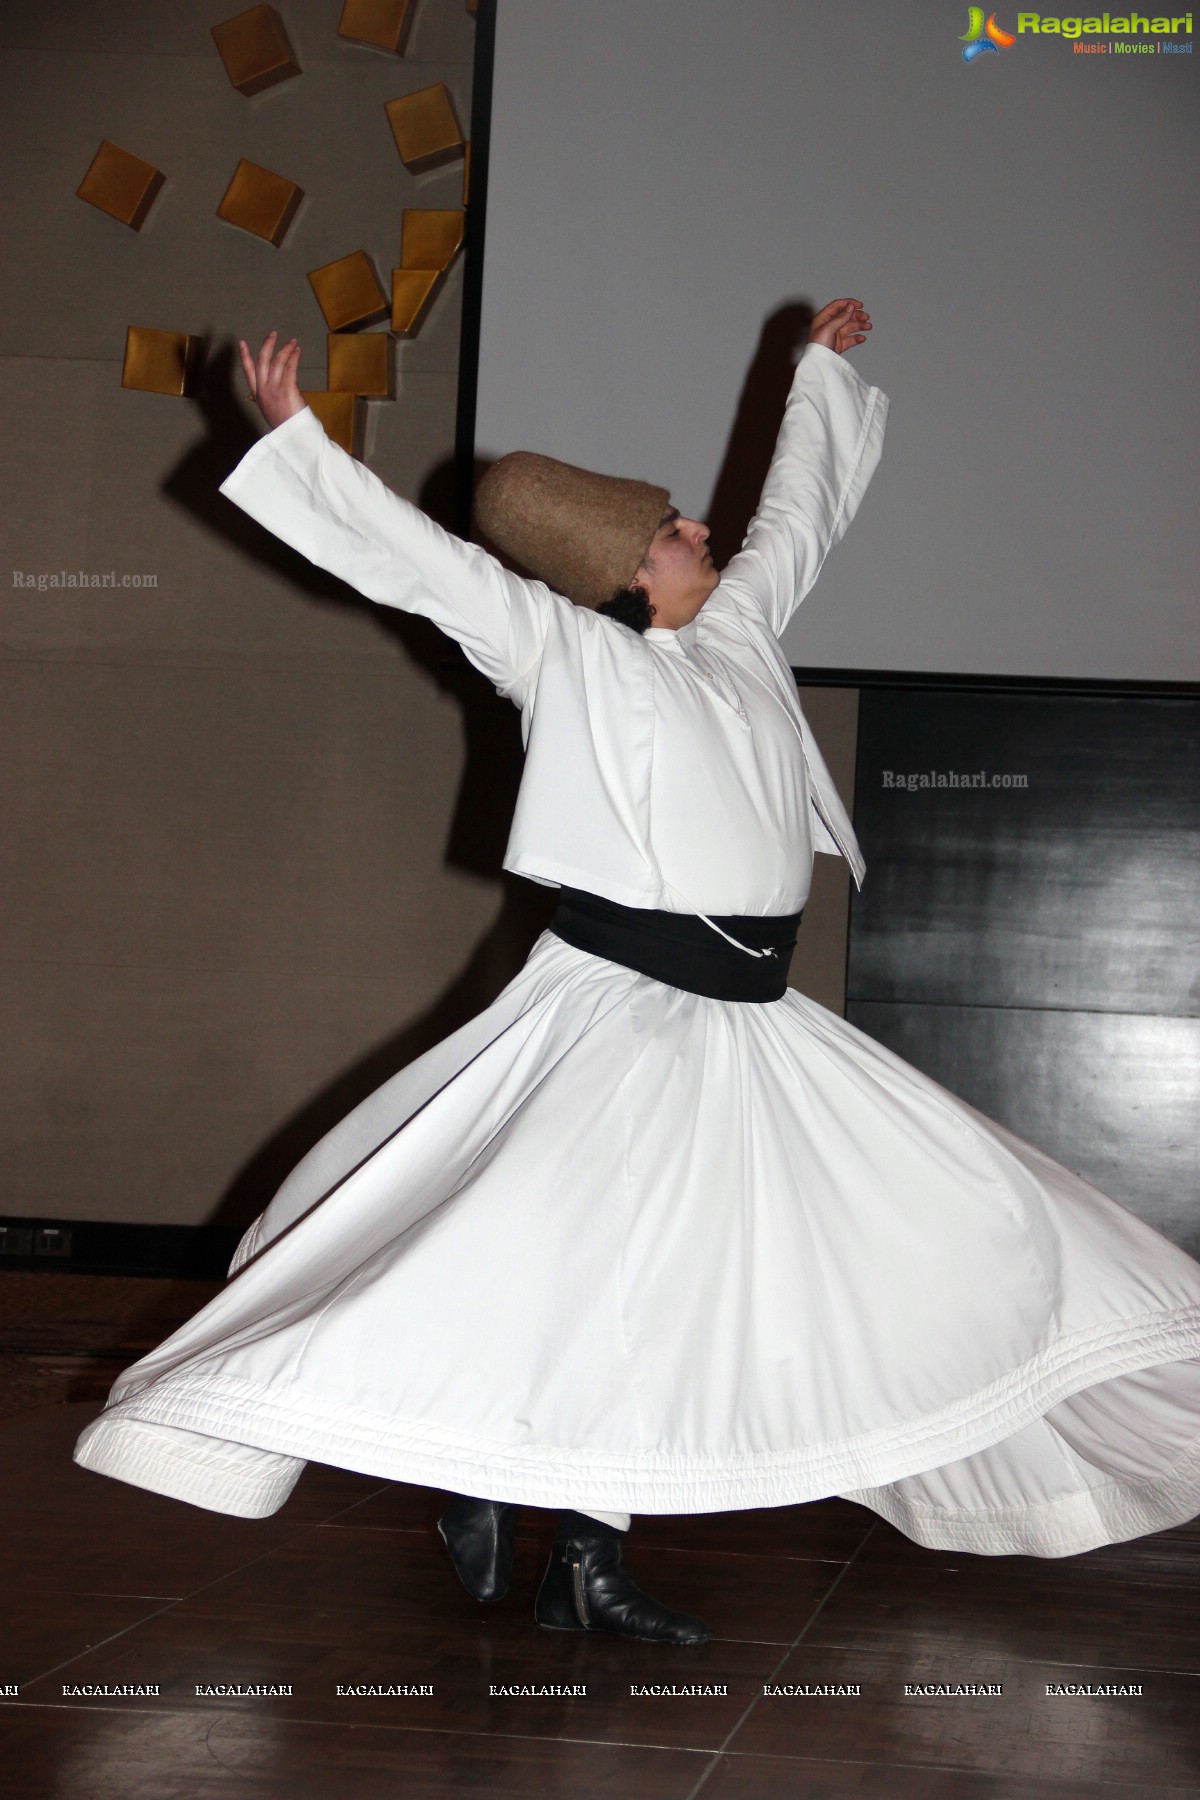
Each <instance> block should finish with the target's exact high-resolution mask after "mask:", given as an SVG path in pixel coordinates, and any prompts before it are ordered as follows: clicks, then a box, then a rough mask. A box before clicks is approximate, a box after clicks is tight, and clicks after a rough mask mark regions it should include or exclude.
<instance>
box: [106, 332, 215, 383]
mask: <svg viewBox="0 0 1200 1800" xmlns="http://www.w3.org/2000/svg"><path fill="white" fill-rule="evenodd" d="M199 362H200V339H199V338H198V337H192V336H191V335H190V333H188V332H186V331H155V330H153V329H152V328H151V327H150V326H148V325H131V326H130V327H129V329H128V331H127V332H126V333H125V366H124V368H123V369H122V371H121V386H122V387H127V388H137V389H139V390H140V392H142V393H143V394H175V395H182V394H187V393H190V392H191V389H192V386H193V380H194V376H195V373H196V370H197V368H198V366H199Z"/></svg>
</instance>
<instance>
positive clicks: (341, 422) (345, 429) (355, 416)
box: [300, 388, 363, 456]
mask: <svg viewBox="0 0 1200 1800" xmlns="http://www.w3.org/2000/svg"><path fill="white" fill-rule="evenodd" d="M300 391H301V397H302V398H303V399H304V400H306V401H307V402H308V404H309V406H311V407H312V409H313V411H314V412H315V413H316V415H317V417H318V419H320V421H321V424H322V425H323V426H324V428H325V432H326V435H327V436H328V437H331V438H332V439H333V441H334V443H335V444H340V445H341V447H342V449H343V450H345V451H347V452H348V453H349V454H350V455H351V456H359V455H361V454H362V419H363V410H362V401H361V400H360V399H359V398H358V396H357V394H330V393H325V392H323V391H320V390H314V389H311V388H302V389H301V390H300Z"/></svg>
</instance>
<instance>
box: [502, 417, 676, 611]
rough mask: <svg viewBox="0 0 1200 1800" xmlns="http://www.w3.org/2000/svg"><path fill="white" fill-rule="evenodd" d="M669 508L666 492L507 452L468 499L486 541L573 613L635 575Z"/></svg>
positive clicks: (528, 454)
mask: <svg viewBox="0 0 1200 1800" xmlns="http://www.w3.org/2000/svg"><path fill="white" fill-rule="evenodd" d="M670 503H671V496H670V492H669V490H668V489H667V488H663V487H654V486H653V485H652V484H651V483H650V482H648V481H628V480H625V479H623V478H622V477H620V476H616V475H596V474H593V473H592V471H591V470H590V469H578V468H576V467H575V465H574V463H565V462H557V461H556V460H555V459H554V457H552V456H537V455H535V454H534V452H533V451H531V450H514V451H512V452H511V453H510V454H509V455H508V456H502V457H501V458H500V460H499V462H496V463H493V464H492V467H491V468H490V469H489V470H488V472H487V474H486V475H485V476H484V478H483V480H482V481H481V482H480V484H479V487H478V490H477V492H476V495H475V519H476V522H477V524H478V526H479V528H480V530H481V531H482V532H483V534H484V536H485V537H486V538H488V539H489V541H490V542H491V543H493V544H495V546H496V548H497V549H498V550H502V551H503V552H504V554H505V556H508V557H511V558H512V560H513V561H514V562H517V563H520V565H521V567H522V568H524V569H528V570H529V572H530V574H531V575H536V576H537V577H538V578H539V579H540V580H542V581H544V582H546V584H547V585H548V586H549V587H552V588H553V589H554V590H555V591H556V593H560V594H565V595H566V596H567V598H568V599H569V600H573V601H574V602H575V604H576V605H577V606H589V607H592V608H595V607H597V606H603V604H604V602H605V601H606V600H611V599H612V597H613V595H614V594H615V593H617V592H618V591H619V590H620V589H621V588H625V587H628V586H629V585H630V583H631V582H632V581H633V578H634V576H635V575H636V574H637V569H638V564H639V563H640V562H641V560H642V558H643V557H644V556H645V554H646V552H647V550H648V549H649V548H650V545H651V543H652V541H653V539H654V534H655V532H656V531H657V530H658V527H659V525H660V524H661V522H662V517H663V514H664V513H665V512H666V511H667V509H668V507H669V506H670Z"/></svg>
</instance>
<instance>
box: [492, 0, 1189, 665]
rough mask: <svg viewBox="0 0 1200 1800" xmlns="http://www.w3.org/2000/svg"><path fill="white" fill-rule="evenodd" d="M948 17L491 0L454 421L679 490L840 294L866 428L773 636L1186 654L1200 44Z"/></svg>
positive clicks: (872, 646)
mask: <svg viewBox="0 0 1200 1800" xmlns="http://www.w3.org/2000/svg"><path fill="white" fill-rule="evenodd" d="M1180 16H1181V17H1182V15H1180ZM1016 22H1017V15H1016V13H1015V12H1012V13H1007V12H1006V13H1004V14H1002V15H1001V16H1000V18H999V23H1000V24H1001V25H1003V26H1007V28H1008V29H1009V30H1010V31H1015V29H1016ZM967 29H968V9H967V7H966V6H965V5H960V4H957V3H955V4H948V3H947V4H932V5H923V6H921V7H907V8H897V7H896V6H895V5H894V4H884V3H883V0H851V3H848V4H843V3H842V0H819V3H817V0H809V3H807V4H805V3H800V4H797V0H603V3H599V0H499V6H498V22H497V52H496V65H495V87H494V112H493V124H492V140H491V174H490V187H489V195H488V224H487V253H486V262H485V274H484V299H483V327H482V341H481V355H480V372H479V410H478V431H477V447H478V452H479V454H480V455H481V456H488V455H497V454H499V453H501V452H503V451H505V450H509V449H515V448H529V449H537V450H541V451H544V452H546V453H548V454H550V455H554V456H560V457H563V458H565V459H567V460H569V461H572V462H579V463H583V464H585V465H587V466H589V467H594V468H598V469H604V470H607V471H609V472H612V473H619V474H626V475H636V476H643V477H647V478H650V479H653V480H655V481H659V482H662V483H664V484H665V485H668V486H669V487H670V488H671V491H672V495H673V497H674V499H675V500H676V502H677V504H678V505H679V506H680V507H681V508H682V510H683V511H684V512H686V513H692V514H698V515H699V516H704V514H705V512H706V511H707V508H708V505H709V501H710V498H711V496H712V494H713V489H714V484H715V482H716V478H717V474H718V471H719V469H720V467H721V463H722V459H723V455H724V450H725V444H726V438H727V436H728V433H729V429H730V426H731V423H732V421H733V418H734V415H735V412H736V410H737V406H738V400H739V395H740V392H741V387H742V382H743V378H744V376H745V373H746V370H747V367H748V365H749V363H750V360H751V358H752V356H753V353H754V350H755V346H756V343H757V340H758V334H759V330H760V327H761V325H762V323H763V321H764V319H765V318H766V317H767V316H768V315H769V314H771V313H773V312H774V311H775V310H776V309H777V308H778V307H779V306H780V305H781V303H783V302H784V301H787V300H789V299H794V298H801V299H807V300H809V301H811V302H813V303H817V304H819V303H821V302H823V301H825V300H827V299H829V298H831V297H833V296H835V295H842V294H850V295H853V296H855V297H858V298H861V299H863V300H864V301H865V302H866V304H867V305H868V307H869V308H870V310H871V313H872V316H873V318H874V320H875V331H874V334H873V337H872V338H871V340H870V341H869V342H868V343H867V344H866V345H864V346H863V347H862V348H861V349H860V350H859V351H857V352H856V353H854V355H853V360H854V362H855V364H856V366H857V367H858V368H859V369H860V370H861V372H862V373H863V375H864V376H865V377H866V378H868V379H869V380H871V381H873V382H876V383H878V385H880V386H881V387H883V388H884V390H885V391H886V392H887V393H888V394H889V395H890V396H891V399H892V413H891V422H890V426H889V436H888V443H887V447H886V448H885V451H884V460H883V463H882V465H881V467H880V470H879V473H878V474H877V476H876V479H875V482H874V484H873V486H872V489H871V491H870V492H869V493H868V496H867V498H866V501H865V502H864V505H863V508H862V511H861V513H860V515H859V518H858V519H857V520H856V522H855V524H854V525H853V527H852V528H851V530H850V532H849V534H848V536H847V538H846V540H845V542H844V543H843V544H842V545H841V546H840V547H839V548H838V549H837V551H836V552H835V553H834V555H833V556H832V557H831V559H830V561H829V563H828V565H827V566H826V569H825V571H824V572H823V574H822V576H821V579H820V582H819V583H818V585H817V587H816V589H815V590H814V591H813V593H812V594H811V595H810V597H809V599H808V600H807V602H806V603H805V605H804V606H803V607H802V608H801V610H800V613H799V615H798V617H797V619H796V621H795V622H794V623H793V625H792V626H791V628H790V629H789V632H788V636H787V638H786V640H785V642H786V647H787V649H788V651H789V653H790V655H791V658H792V660H793V662H794V663H797V664H800V665H807V666H811V667H814V668H815V667H821V668H842V669H856V668H857V669H885V670H886V669H893V670H925V671H951V672H960V673H980V674H1018V675H1034V676H1038V675H1044V676H1072V677H1089V676H1090V677H1100V678H1125V679H1146V680H1164V679H1167V680H1180V679H1189V678H1194V677H1195V676H1197V675H1198V674H1200V632H1198V631H1197V629H1196V626H1197V613H1196V605H1195V594H1196V562H1197V559H1196V554H1195V552H1196V531H1195V524H1194V520H1195V510H1196V508H1195V492H1194V489H1195V482H1194V475H1193V463H1194V442H1195V431H1194V425H1195V419H1196V413H1197V405H1196V401H1197V393H1196V389H1197V358H1196V352H1195V342H1194V339H1195V331H1196V319H1197V311H1198V309H1197V298H1198V295H1197V286H1198V282H1197V257H1196V194H1197V191H1198V190H1197V181H1196V176H1197V160H1198V159H1197V153H1196V152H1197V117H1198V113H1197V98H1198V91H1197V76H1196V70H1197V59H1196V58H1194V57H1193V56H1191V55H1185V54H1167V55H1164V54H1161V53H1160V52H1158V51H1155V52H1154V53H1153V54H1142V53H1134V54H1128V55H1118V54H1113V53H1112V49H1111V47H1112V45H1113V43H1114V42H1115V41H1116V40H1115V39H1114V38H1111V37H1110V38H1100V39H1097V38H1087V39H1081V40H1080V41H1081V42H1087V43H1096V42H1102V43H1105V44H1106V45H1107V46H1109V49H1108V51H1107V52H1106V53H1105V54H1099V55H1098V54H1080V53H1078V52H1076V51H1075V50H1074V49H1073V47H1072V44H1071V41H1070V40H1066V39H1063V38H1061V37H1051V36H1048V35H1040V36H1032V35H1030V34H1028V33H1026V34H1022V35H1020V36H1019V37H1018V39H1017V42H1016V43H1015V45H1014V46H1013V47H1012V48H1011V49H1006V50H1002V51H998V52H992V53H987V54H983V55H980V56H979V57H977V58H976V59H975V60H974V61H973V62H972V63H970V64H969V65H968V64H965V63H964V61H963V57H962V49H961V44H960V41H959V40H960V37H961V35H962V34H963V33H964V32H966V31H967ZM1126 41H1128V42H1133V41H1154V40H1152V39H1151V40H1134V39H1127V40H1126ZM1168 41H1175V42H1181V41H1190V38H1188V37H1187V36H1186V34H1184V35H1182V36H1181V35H1177V36H1176V37H1175V38H1174V39H1171V40H1168Z"/></svg>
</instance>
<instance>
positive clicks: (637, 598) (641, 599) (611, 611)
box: [596, 582, 654, 631]
mask: <svg viewBox="0 0 1200 1800" xmlns="http://www.w3.org/2000/svg"><path fill="white" fill-rule="evenodd" d="M596 611H597V612H600V613H603V614H604V616H605V618H606V619H615V620H616V621H617V624H618V625H628V627H629V629H630V631H647V630H649V628H650V626H651V625H652V624H653V623H654V608H653V607H652V606H651V604H650V596H649V594H648V593H647V592H646V590H645V588H644V587H639V586H638V584H637V583H636V582H635V583H634V584H633V585H632V586H631V587H627V588H618V589H617V591H616V593H615V594H614V595H613V597H612V599H611V600H606V601H605V602H604V604H603V606H598V607H597V608H596Z"/></svg>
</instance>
